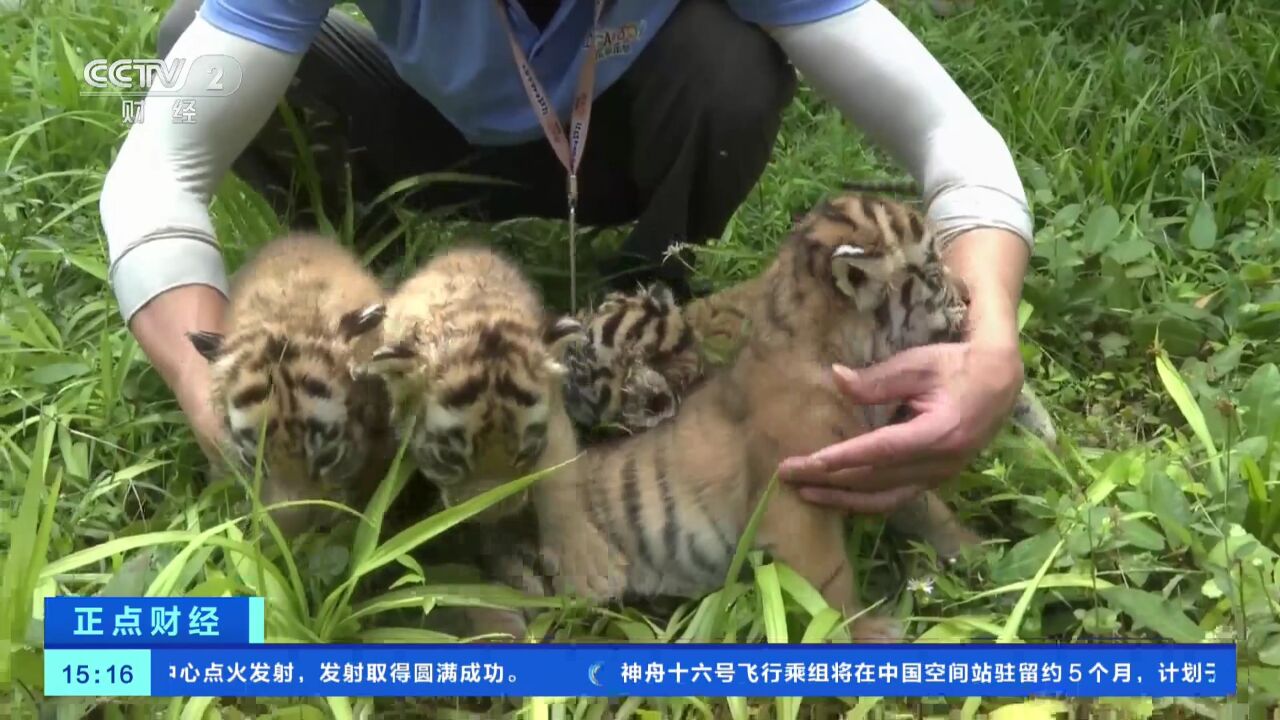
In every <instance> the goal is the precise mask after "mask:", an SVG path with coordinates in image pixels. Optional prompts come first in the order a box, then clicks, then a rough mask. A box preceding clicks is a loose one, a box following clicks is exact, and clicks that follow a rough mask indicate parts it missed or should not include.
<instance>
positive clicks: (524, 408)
mask: <svg viewBox="0 0 1280 720" xmlns="http://www.w3.org/2000/svg"><path fill="white" fill-rule="evenodd" d="M542 308H543V306H542V302H541V298H540V297H539V295H538V293H537V292H535V290H534V289H533V286H532V285H531V284H530V283H529V281H528V280H527V279H526V278H525V277H524V275H523V274H522V273H521V272H520V271H519V270H518V269H517V268H516V266H515V265H514V264H513V263H512V262H511V261H510V260H508V259H507V258H506V257H504V256H502V255H500V254H499V253H497V252H496V251H494V250H491V249H488V248H484V247H479V246H463V247H458V248H454V249H450V250H447V251H445V252H442V253H440V254H438V255H436V256H435V257H434V258H433V259H431V260H430V261H428V262H427V264H426V265H425V266H423V267H422V268H421V269H420V270H419V271H418V272H417V273H416V274H415V275H413V276H412V277H411V278H409V279H408V280H407V281H405V282H404V283H403V284H402V285H401V286H400V287H399V288H398V289H397V290H396V292H395V293H393V294H392V296H391V298H390V299H388V301H387V305H386V319H385V320H384V321H383V327H382V336H383V345H382V346H381V347H379V348H378V349H377V350H375V351H374V352H373V354H372V356H371V357H370V359H369V361H368V362H367V363H365V364H364V365H363V366H362V367H361V368H360V370H359V372H360V373H362V374H369V375H373V376H377V377H380V378H382V379H383V380H384V381H385V382H386V383H387V387H388V389H389V390H390V393H391V398H392V422H393V424H394V425H395V427H396V428H397V431H399V432H401V433H403V432H405V431H408V434H409V440H408V451H409V453H410V454H411V457H412V458H413V459H414V461H415V463H416V464H417V466H418V470H419V472H421V473H422V474H423V475H424V476H425V477H426V478H427V479H428V480H429V481H430V482H431V483H432V484H434V485H436V486H437V487H438V488H439V489H440V492H441V495H442V498H443V500H444V503H445V505H446V506H452V505H456V504H458V503H460V502H463V501H465V500H467V499H469V498H472V497H474V496H476V495H479V494H481V493H483V492H485V491H487V490H491V489H493V488H495V487H497V486H499V485H502V484H505V483H507V482H510V481H511V480H514V479H516V478H518V477H522V476H524V475H527V474H530V473H533V472H536V471H539V470H542V469H545V468H547V467H550V466H553V465H556V464H559V463H561V462H564V461H566V460H569V459H571V458H572V457H573V456H574V455H575V454H576V452H577V444H576V440H575V438H574V433H573V427H572V424H571V422H570V420H569V416H568V414H567V413H566V411H565V408H564V402H563V399H562V389H561V382H562V378H563V376H564V374H565V368H564V366H563V364H562V360H563V357H564V353H565V348H566V347H567V346H568V345H569V344H571V343H572V342H575V341H577V340H580V339H581V327H580V325H579V324H578V323H577V322H576V321H574V320H572V319H570V318H550V317H548V316H547V315H546V314H545V312H544V310H543V309H542ZM410 423H412V429H411V430H409V428H408V426H409V424H410ZM525 500H526V498H525V497H523V496H515V497H511V498H508V499H507V500H505V501H503V502H501V503H498V504H496V505H494V506H491V507H490V508H488V509H487V510H486V511H484V512H483V513H481V514H480V515H478V516H477V519H478V520H481V521H482V522H485V521H492V520H496V519H498V518H500V517H503V516H505V515H508V514H511V513H512V512H514V511H516V510H518V509H519V508H520V507H521V506H522V505H523V504H524V502H525Z"/></svg>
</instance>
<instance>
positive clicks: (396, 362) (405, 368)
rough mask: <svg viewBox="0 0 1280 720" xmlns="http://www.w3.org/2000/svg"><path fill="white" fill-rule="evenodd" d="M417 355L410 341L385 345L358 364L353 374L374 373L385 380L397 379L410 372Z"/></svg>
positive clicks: (364, 374) (357, 375) (359, 375)
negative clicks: (410, 345)
mask: <svg viewBox="0 0 1280 720" xmlns="http://www.w3.org/2000/svg"><path fill="white" fill-rule="evenodd" d="M416 357H417V354H416V353H415V352H414V351H413V348H411V347H409V345H408V343H403V342H401V343H397V344H395V345H383V346H382V347H380V348H378V349H377V350H374V351H373V355H371V356H370V357H369V359H368V360H366V361H365V362H363V363H360V364H358V365H356V366H355V367H354V368H353V369H352V372H351V374H352V375H353V376H355V377H361V376H369V375H372V376H375V377H380V378H382V379H383V380H388V381H391V380H397V379H399V378H402V377H404V376H405V375H407V374H409V372H410V371H411V370H412V369H413V366H414V360H415V359H416Z"/></svg>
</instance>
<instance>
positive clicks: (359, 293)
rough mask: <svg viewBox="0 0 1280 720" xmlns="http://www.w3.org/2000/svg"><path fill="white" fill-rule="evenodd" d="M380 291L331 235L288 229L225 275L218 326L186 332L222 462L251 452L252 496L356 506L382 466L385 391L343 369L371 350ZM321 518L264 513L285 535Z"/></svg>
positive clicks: (389, 449) (304, 512)
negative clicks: (255, 487)
mask: <svg viewBox="0 0 1280 720" xmlns="http://www.w3.org/2000/svg"><path fill="white" fill-rule="evenodd" d="M382 299H383V289H382V287H381V285H380V284H379V283H378V281H377V280H376V279H375V278H374V277H373V276H372V275H371V274H370V273H369V272H368V271H366V270H365V268H364V267H363V266H361V264H360V262H359V260H358V259H357V258H356V257H355V256H354V255H353V254H351V253H350V252H349V251H348V250H347V249H346V248H344V247H343V246H341V245H340V244H338V243H337V242H336V241H334V240H331V239H329V238H325V237H320V236H315V235H307V234H296V235H288V236H285V237H283V238H280V239H277V240H274V241H271V242H269V243H267V244H266V245H265V246H264V247H262V249H261V250H259V251H258V252H257V253H256V254H255V256H254V257H253V258H252V259H251V260H250V261H249V262H247V263H246V264H245V265H244V266H243V267H242V268H241V269H240V270H239V272H238V273H237V274H236V275H235V277H234V278H233V280H232V288H231V296H230V306H229V310H228V315H227V331H226V333H225V334H219V333H212V332H195V333H189V334H188V338H189V339H190V341H191V343H192V344H193V345H194V346H195V348H196V350H197V351H198V352H199V353H200V354H201V355H203V356H204V357H205V359H206V360H208V361H209V362H210V363H211V373H212V379H211V382H212V388H211V390H210V395H211V402H212V404H213V406H214V408H215V409H216V411H217V412H218V413H219V415H220V416H221V418H222V421H223V423H224V424H225V427H226V436H225V437H226V442H227V444H228V446H229V447H228V448H227V449H228V450H229V451H230V452H229V453H228V454H229V455H230V456H231V460H232V461H233V462H236V463H237V464H238V465H239V466H240V469H242V470H243V471H245V472H246V473H251V472H253V470H254V466H255V464H257V463H258V461H259V460H260V461H261V467H262V468H263V485H262V501H263V503H264V504H266V505H270V504H272V503H277V502H284V501H293V500H310V499H327V500H335V501H339V502H343V503H345V504H347V505H350V506H354V507H356V509H359V505H358V504H359V503H362V502H363V501H364V500H366V499H367V498H368V496H369V495H370V494H371V493H372V491H373V489H374V488H375V487H376V486H377V484H378V483H379V482H380V481H381V480H382V478H383V476H384V475H385V474H386V472H387V470H388V469H389V466H390V463H391V460H392V458H393V457H394V452H395V445H394V439H393V434H392V432H391V429H390V424H389V422H388V412H389V403H388V398H387V395H386V390H385V389H384V388H383V387H382V384H381V383H380V382H378V381H376V380H374V379H355V378H353V377H352V375H351V366H352V365H353V364H355V363H357V362H360V361H362V360H363V359H365V358H367V357H368V356H369V355H370V354H371V353H372V352H373V349H374V348H375V347H377V343H378V339H377V333H376V332H372V331H373V330H375V329H376V328H377V327H378V325H379V324H380V323H381V322H382V319H383V315H382V306H381V304H380V303H381V302H382ZM260 432H261V433H265V443H264V444H263V445H262V446H261V447H259V439H260V437H262V436H261V435H260ZM324 516H327V515H326V514H325V512H324V511H318V510H315V509H313V508H309V507H307V506H296V507H290V508H280V509H277V510H275V511H272V518H273V519H274V520H275V521H276V522H277V524H278V525H279V527H280V529H281V531H282V532H283V533H284V534H285V535H289V536H292V535H295V534H297V533H298V532H300V531H302V530H303V529H304V528H307V527H309V526H311V525H312V524H313V523H315V522H317V521H318V520H319V519H320V518H321V517H324Z"/></svg>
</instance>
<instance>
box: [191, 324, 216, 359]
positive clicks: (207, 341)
mask: <svg viewBox="0 0 1280 720" xmlns="http://www.w3.org/2000/svg"><path fill="white" fill-rule="evenodd" d="M187 339H188V340H190V341H191V345H192V346H193V347H195V349H196V352H198V353H200V355H202V356H203V357H204V359H205V360H208V361H209V362H214V361H215V360H217V359H218V358H219V357H220V356H221V355H222V343H223V340H224V339H225V338H224V337H223V336H222V333H214V332H206V331H204V330H197V331H196V332H189V333H187Z"/></svg>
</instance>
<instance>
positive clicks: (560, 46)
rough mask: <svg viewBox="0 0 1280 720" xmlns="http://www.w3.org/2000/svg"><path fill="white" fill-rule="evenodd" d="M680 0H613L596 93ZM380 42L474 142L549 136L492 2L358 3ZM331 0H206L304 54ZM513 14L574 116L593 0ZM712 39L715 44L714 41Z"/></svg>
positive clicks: (750, 4) (793, 2)
mask: <svg viewBox="0 0 1280 720" xmlns="http://www.w3.org/2000/svg"><path fill="white" fill-rule="evenodd" d="M678 1H679V0H607V2H606V3H605V7H604V11H603V13H602V15H601V18H600V26H599V28H598V30H597V36H596V45H597V49H596V83H595V94H596V96H599V94H600V93H602V92H604V91H605V90H606V89H608V87H609V86H610V85H612V84H613V83H614V82H615V81H616V80H617V79H618V78H619V77H620V76H621V75H622V74H623V73H624V72H625V71H626V70H627V68H628V67H630V66H631V63H632V62H634V61H635V58H636V56H637V55H638V54H639V53H640V51H641V50H643V49H644V47H645V45H646V44H647V43H648V42H649V41H650V40H651V39H652V38H653V36H654V34H655V33H656V32H657V31H658V29H659V28H660V27H661V26H662V23H663V22H665V21H666V19H667V18H668V17H669V16H670V15H671V12H672V10H674V9H675V6H676V4H677V3H678ZM865 1H866V0H726V2H727V3H728V5H729V6H730V7H731V8H732V9H733V11H734V12H735V13H737V15H738V16H739V17H741V18H742V19H743V20H745V21H747V22H751V23H757V24H760V25H791V24H797V23H804V22H810V21H813V20H820V19H822V18H825V17H829V16H832V15H837V14H839V13H841V12H843V11H845V10H849V9H852V8H854V7H856V6H858V5H861V4H862V3H863V2H865ZM357 4H358V5H359V7H360V10H361V11H362V12H363V13H364V15H365V17H367V18H368V19H369V22H370V24H371V25H372V27H373V30H374V32H375V33H376V35H377V38H378V43H379V45H380V46H381V47H382V49H383V51H384V52H386V54H387V55H388V57H389V58H390V59H391V62H392V63H393V64H394V66H395V68H396V70H397V71H398V72H399V73H400V76H401V77H402V78H403V79H404V81H405V82H406V83H407V84H408V85H409V86H410V87H412V88H414V89H415V90H417V91H418V93H420V94H421V95H422V96H423V97H424V98H426V99H427V100H428V101H429V102H430V103H431V104H432V105H433V106H434V107H435V108H436V109H437V110H439V111H440V112H441V114H443V115H444V116H445V117H446V118H448V120H449V121H450V122H452V123H453V125H454V126H455V127H457V128H458V130H459V131H461V132H462V134H463V135H464V136H466V138H467V139H468V141H470V142H471V143H473V144H477V145H511V144H517V143H522V142H528V141H531V140H537V139H538V138H541V137H543V135H542V128H541V126H540V125H539V124H538V119H537V117H536V116H535V115H534V112H533V109H532V108H531V107H530V106H529V100H528V97H527V96H526V95H525V91H524V86H523V85H522V84H521V83H520V79H519V76H518V75H517V70H516V65H515V61H514V60H513V58H512V56H511V46H510V44H509V42H508V40H507V35H506V29H505V27H504V24H503V22H502V19H501V18H500V17H498V15H497V12H496V8H495V7H494V4H493V3H492V1H491V0H359V2H358V3H357ZM333 5H334V0H205V2H204V5H203V8H202V9H201V14H202V16H203V17H204V18H205V19H206V20H207V21H208V22H210V23H211V24H213V25H214V26H216V27H218V28H220V29H222V30H224V31H226V32H229V33H232V34H234V35H237V36H239V37H242V38H245V39H247V40H252V41H254V42H258V43H261V44H263V45H267V46H269V47H272V48H275V49H277V50H282V51H284V52H289V53H298V52H302V51H304V50H306V48H307V46H308V45H310V43H311V41H312V39H313V38H314V37H315V36H316V34H317V32H318V31H319V29H320V24H321V23H322V22H323V21H324V18H325V15H326V14H327V13H328V11H329V9H330V8H331V7H332V6H333ZM507 5H508V11H507V14H508V17H509V18H510V20H511V26H512V29H513V30H514V32H515V35H516V39H517V41H518V42H519V43H520V45H521V47H522V48H523V49H524V51H525V53H526V55H527V56H528V58H529V62H530V64H531V65H532V66H533V69H534V72H535V73H536V74H537V76H538V80H539V81H540V82H541V83H542V86H543V88H544V89H545V91H546V93H547V95H548V96H550V97H551V100H552V102H553V103H554V104H555V107H556V112H557V113H559V116H560V121H561V122H567V121H568V119H569V109H570V106H571V105H572V103H573V94H574V92H575V90H576V86H577V81H578V69H579V68H580V67H581V64H582V62H583V60H584V59H585V57H586V43H585V40H586V37H587V33H588V31H589V29H590V27H591V17H592V14H593V12H594V9H595V1H594V0H564V2H562V3H561V4H560V8H559V9H558V10H557V11H556V13H555V15H554V16H553V17H552V18H551V21H550V22H549V23H548V24H547V26H546V29H545V30H539V29H538V27H537V26H536V25H534V23H533V22H532V21H530V20H529V18H528V16H527V15H525V12H524V10H523V9H522V8H521V6H520V3H518V2H508V3H507ZM707 41H708V42H714V37H709V38H708V40H707Z"/></svg>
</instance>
